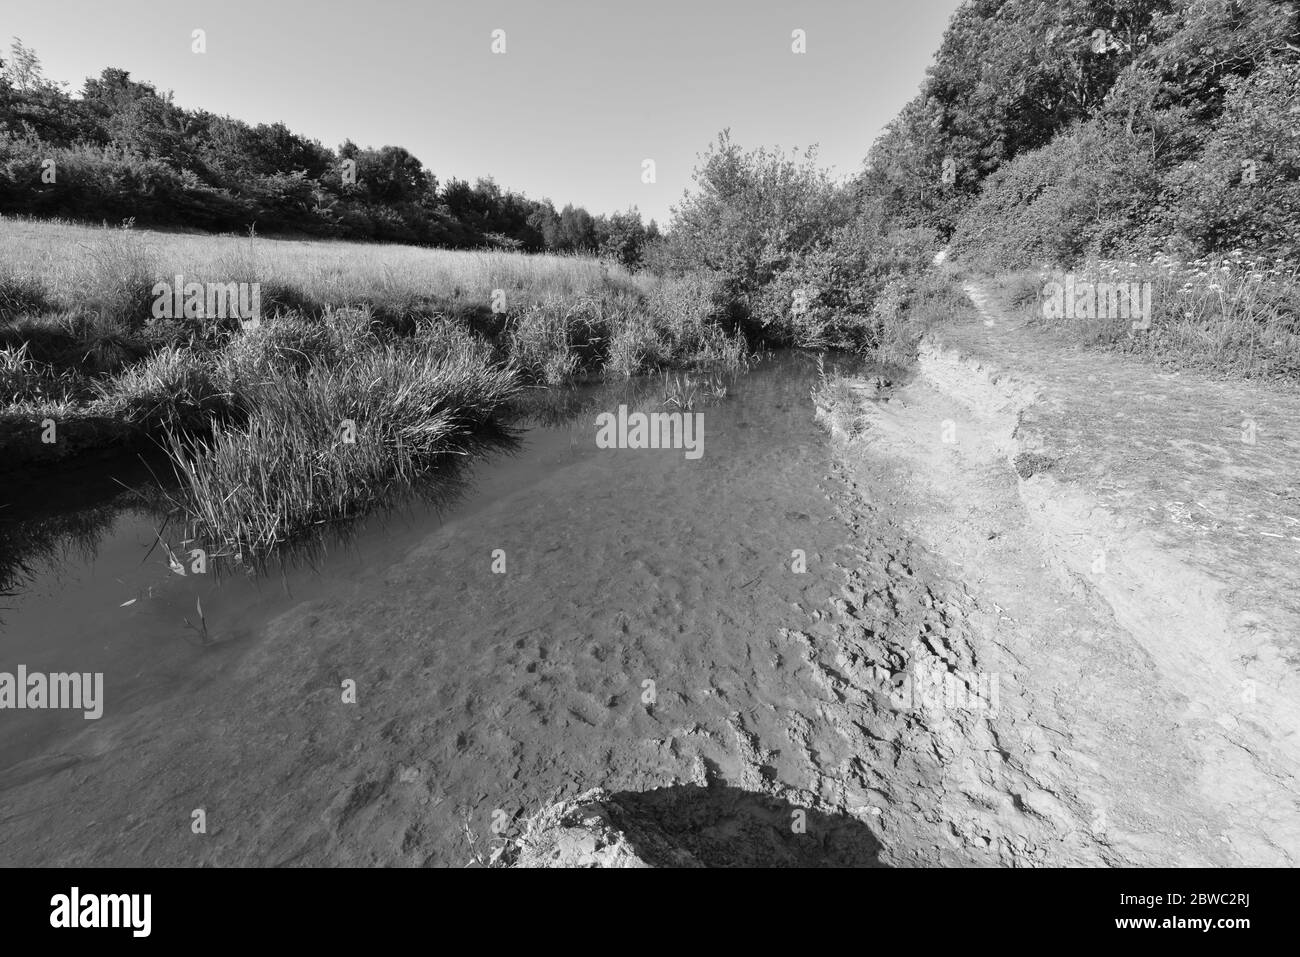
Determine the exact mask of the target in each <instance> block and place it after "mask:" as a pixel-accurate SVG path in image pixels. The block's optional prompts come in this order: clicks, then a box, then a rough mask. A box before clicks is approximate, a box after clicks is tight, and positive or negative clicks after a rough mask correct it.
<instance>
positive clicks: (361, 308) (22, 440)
mask: <svg viewBox="0 0 1300 957" xmlns="http://www.w3.org/2000/svg"><path fill="white" fill-rule="evenodd" d="M178 276H179V277H183V281H184V282H185V283H190V282H198V283H217V284H228V283H248V284H254V283H255V284H257V285H258V287H259V290H260V295H259V297H258V298H259V300H260V311H259V315H258V316H256V317H253V319H252V321H247V319H248V317H239V316H234V317H231V316H220V317H213V316H206V315H204V316H197V317H196V316H185V315H174V316H171V317H159V315H158V313H159V311H160V310H159V309H158V308H157V303H158V300H159V296H158V295H157V288H158V286H157V284H158V283H160V282H164V283H172V282H174V281H175V280H176V277H178ZM717 316H718V310H717V295H716V291H715V290H714V289H713V288H712V286H711V283H710V281H709V280H707V279H705V278H701V277H699V276H683V277H678V278H673V279H665V278H658V277H656V276H653V275H651V274H648V273H636V274H634V273H632V272H630V271H628V270H627V269H626V268H624V267H622V266H619V265H616V264H612V263H608V262H602V261H600V260H597V259H594V258H587V257H578V256H555V255H524V254H519V253H511V252H502V251H483V252H475V251H451V250H434V249H425V248H417V247H408V246H392V245H384V246H378V245H365V244H357V243H348V242H327V241H310V242H307V241H295V240H285V239H267V238H261V237H257V236H252V235H250V236H246V237H240V236H212V235H192V234H184V233H162V232H152V231H144V230H137V229H135V228H131V227H130V226H129V224H128V225H127V226H125V227H117V228H113V227H100V228H95V227H89V226H84V225H76V224H71V223H65V222H37V221H29V220H22V219H12V218H5V219H0V402H2V403H3V405H0V461H2V462H3V467H9V468H13V467H21V466H26V465H30V464H33V463H39V462H49V461H51V460H57V459H59V458H62V457H66V456H70V455H74V454H77V453H80V452H84V451H87V450H90V449H95V448H103V447H108V446H113V445H123V444H127V445H130V444H146V443H149V442H153V443H157V444H158V445H160V446H162V448H164V449H165V450H166V453H167V455H168V457H169V459H170V462H171V467H172V471H173V472H174V475H173V476H169V477H168V478H169V479H172V478H174V480H175V481H174V482H172V481H168V482H167V483H166V485H167V487H168V491H167V492H166V496H167V504H168V505H169V506H170V507H172V508H174V509H175V510H177V511H179V512H181V513H183V514H184V516H185V517H186V519H187V521H188V523H189V525H190V527H191V529H192V534H194V535H195V536H196V537H198V538H203V539H204V540H206V541H208V542H210V543H211V544H213V545H215V546H219V547H221V548H224V549H228V550H230V551H232V552H235V553H243V552H254V553H256V552H258V551H263V550H266V549H268V548H270V547H272V546H273V545H275V544H277V543H278V542H281V541H284V540H286V539H289V538H292V537H294V536H295V535H297V534H299V533H300V532H302V531H304V530H305V529H308V528H310V527H312V526H314V525H318V524H321V523H323V522H329V521H334V520H338V519H341V518H345V517H349V516H352V515H355V514H358V513H359V512H361V511H363V510H364V509H365V508H367V507H369V506H370V505H371V504H373V503H374V501H375V500H376V499H378V498H381V497H383V496H385V495H386V494H388V493H389V492H390V491H391V490H392V489H393V488H394V487H395V486H399V485H403V484H409V483H410V482H413V481H414V480H415V479H416V477H417V476H419V475H421V474H423V473H425V472H428V471H429V470H430V469H433V468H435V467H436V466H437V465H438V463H439V462H441V461H445V459H446V457H447V456H449V455H456V454H459V453H463V452H465V451H466V450H467V449H468V448H469V447H471V446H472V444H473V442H474V441H475V437H476V436H478V435H480V434H481V433H482V432H484V431H485V430H488V431H490V430H492V429H494V428H498V427H499V426H500V425H501V423H502V421H503V420H504V418H505V416H506V415H507V413H508V412H509V411H510V409H511V408H512V406H513V404H514V403H515V402H516V400H517V399H518V398H519V397H520V395H521V392H522V390H523V389H524V388H526V387H528V386H529V385H542V386H560V385H563V384H565V383H567V382H570V381H573V380H575V379H579V378H584V377H591V376H616V377H626V376H631V375H636V374H638V373H644V372H650V371H655V370H666V369H670V368H671V369H676V368H689V367H692V366H699V365H719V364H721V365H726V366H730V367H732V368H734V367H736V366H738V365H742V364H743V363H744V362H745V361H746V356H747V343H746V340H745V339H744V338H743V337H742V336H740V335H738V334H736V333H735V332H734V331H730V330H728V329H726V328H724V325H723V324H722V323H721V322H720V321H719V319H718V318H717Z"/></svg>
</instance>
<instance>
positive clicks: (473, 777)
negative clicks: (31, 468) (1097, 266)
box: [0, 355, 846, 865]
mask: <svg viewBox="0 0 1300 957" xmlns="http://www.w3.org/2000/svg"><path fill="white" fill-rule="evenodd" d="M815 374H816V366H815V363H814V362H813V361H812V360H811V359H810V358H809V357H806V356H797V355H796V356H786V357H782V358H779V359H772V360H768V361H764V362H761V363H759V364H757V365H756V366H755V367H754V368H753V369H752V370H751V371H750V372H749V373H747V374H745V375H741V376H738V377H735V378H734V379H733V380H731V381H730V382H728V383H727V394H726V396H725V397H724V398H720V399H717V400H715V401H712V402H709V403H707V404H702V405H696V406H695V408H694V409H693V410H692V411H694V412H696V413H699V414H701V415H702V420H701V421H702V425H703V446H702V450H703V454H702V455H699V456H698V457H691V456H689V455H686V454H684V451H683V450H682V449H680V448H678V449H636V448H601V447H598V443H597V441H596V438H597V431H598V417H599V416H600V415H601V413H610V414H611V415H617V414H618V411H619V406H620V404H627V405H628V406H629V407H632V408H641V409H646V410H650V409H652V408H653V409H657V410H660V411H665V409H664V407H663V406H662V405H660V404H659V403H658V398H659V396H658V393H657V391H656V389H657V384H656V383H655V382H653V381H642V382H639V383H638V382H634V383H631V384H629V385H628V386H627V387H626V388H624V387H611V386H608V385H605V386H600V387H588V388H585V389H579V390H575V391H574V392H572V393H567V394H560V395H556V394H546V395H544V396H541V397H540V401H539V402H538V403H537V404H536V406H535V408H534V410H533V412H532V414H530V415H529V416H527V417H525V418H524V419H522V420H521V421H520V422H519V423H518V425H519V427H520V429H521V431H520V433H519V435H518V437H517V441H516V443H515V444H514V447H512V448H506V449H500V450H498V451H496V452H494V453H492V452H490V453H488V454H486V455H484V456H482V457H481V458H479V459H476V460H474V461H471V462H469V463H467V464H466V466H465V467H464V468H462V469H460V470H459V471H458V472H457V474H456V476H455V480H454V481H453V482H451V483H450V486H448V485H447V483H444V487H443V491H442V493H441V496H440V499H436V500H434V499H425V500H419V499H417V500H413V501H411V502H408V503H407V504H404V505H402V506H400V507H398V508H395V509H394V510H392V511H390V512H389V513H387V514H383V515H375V516H373V517H371V518H369V519H366V520H364V521H361V522H358V523H356V524H355V525H354V526H353V527H352V528H351V529H350V530H349V533H348V535H347V537H346V539H342V538H337V537H336V538H333V539H331V540H329V541H328V542H326V543H324V544H322V545H321V546H320V547H319V548H317V549H315V550H314V551H312V552H310V553H306V554H303V553H299V554H297V555H296V556H290V558H289V560H287V561H286V562H285V563H284V564H281V565H277V566H275V567H274V568H273V569H272V570H271V571H270V573H269V574H262V575H248V574H243V573H240V572H239V571H238V570H235V571H233V572H232V571H231V570H230V569H227V570H226V571H225V573H223V574H217V573H216V568H215V567H214V569H213V570H212V571H211V572H209V573H207V574H202V575H196V574H193V573H192V572H189V573H187V574H186V575H185V576H180V575H178V574H176V572H175V571H173V569H172V568H170V567H169V563H168V558H167V555H166V553H165V550H164V549H162V548H161V547H155V546H156V545H157V536H156V534H155V532H156V530H157V529H158V519H157V518H156V517H155V516H153V515H151V514H148V513H146V512H143V511H131V510H127V511H122V512H113V510H112V506H105V507H103V508H101V509H100V510H99V511H98V512H95V513H94V514H95V516H96V517H95V519H94V521H91V520H90V519H86V520H85V521H83V522H81V523H80V524H81V525H82V526H84V528H83V534H82V535H81V536H80V538H81V540H82V544H83V545H84V546H88V547H90V548H93V551H90V552H85V553H83V552H81V551H79V550H78V548H77V547H76V542H77V539H78V536H75V535H74V536H72V537H71V539H70V540H68V541H67V542H65V544H71V545H72V547H70V548H66V549H64V552H65V553H61V554H59V555H56V556H55V557H54V558H52V559H51V560H49V561H46V562H35V563H34V564H33V568H32V572H31V574H30V575H28V576H26V577H24V578H22V580H21V582H20V584H19V586H18V587H17V588H15V592H16V593H15V594H13V595H12V596H11V597H9V598H7V599H4V600H3V602H2V604H3V605H4V609H3V610H2V611H0V635H2V637H0V672H13V671H14V670H15V668H16V667H17V666H18V665H20V664H21V665H24V666H26V668H27V669H28V671H29V672H32V671H40V672H46V673H49V672H64V671H75V672H83V673H84V672H103V673H104V705H103V707H104V714H103V717H101V718H100V719H98V720H91V721H88V720H85V719H84V718H83V717H82V715H81V713H80V712H70V711H33V710H24V711H13V710H6V711H2V712H0V843H2V844H3V845H4V846H5V848H6V851H7V853H6V857H8V858H9V859H10V861H11V862H12V863H29V864H35V863H57V862H68V863H72V862H78V863H92V864H179V865H184V864H201V863H206V864H254V863H256V864H268V865H270V864H279V863H317V864H327V863H334V864H346V863H357V864H376V863H382V864H415V865H419V864H426V865H428V864H433V865H462V864H464V863H466V861H467V860H468V859H469V858H470V857H471V856H472V855H473V854H474V852H475V851H476V849H482V848H481V847H480V845H486V843H487V841H488V839H489V838H491V837H492V836H493V834H494V832H495V833H502V834H508V833H510V829H511V828H513V827H516V826H517V824H518V820H519V819H520V818H521V817H522V816H524V815H526V814H527V813H530V812H531V811H532V810H535V809H536V808H537V807H538V806H540V805H541V804H543V803H545V802H547V801H550V800H554V799H555V798H557V797H564V796H569V795H572V794H574V793H577V792H579V791H581V790H583V789H585V788H587V787H590V786H593V785H596V784H601V785H604V786H606V787H610V788H637V789H643V788H648V787H655V786H659V785H664V784H670V783H676V782H678V781H685V780H697V779H699V778H700V777H701V775H702V774H704V773H705V771H706V770H709V769H716V770H718V771H720V772H721V773H722V774H723V776H724V777H725V775H726V772H727V769H728V767H729V766H732V765H734V758H735V754H736V752H737V749H738V748H739V749H740V750H741V751H743V750H744V743H745V739H746V735H747V733H748V732H747V731H746V728H748V727H752V726H753V724H754V722H755V721H762V720H768V719H769V718H771V716H775V715H779V714H780V713H781V712H782V711H783V710H784V709H789V708H797V707H799V706H800V705H802V704H804V703H805V702H803V701H801V700H799V699H800V697H801V696H802V695H803V694H804V693H805V689H803V688H802V686H801V685H800V684H799V683H798V682H797V681H795V679H794V678H793V676H792V675H791V672H790V669H788V668H783V667H782V662H781V660H780V655H773V653H772V651H771V636H772V635H773V634H774V633H775V632H776V631H777V630H779V629H781V628H783V627H787V626H789V627H795V626H797V625H798V624H800V622H802V621H805V620H806V619H805V618H804V610H805V609H807V608H811V607H815V606H822V605H825V603H826V602H827V600H828V597H829V596H830V595H832V594H833V593H834V590H835V573H834V571H833V569H832V556H833V555H834V554H835V552H836V551H837V550H838V549H841V548H842V547H844V544H845V538H846V535H845V529H844V527H843V525H842V524H840V523H839V522H838V521H837V520H836V519H835V517H834V514H833V510H832V505H831V502H830V501H828V497H827V489H826V488H825V487H824V486H823V482H822V479H823V476H824V475H825V473H826V472H827V471H828V470H829V468H830V461H831V452H830V448H829V444H828V443H827V441H826V439H825V437H824V435H823V434H822V433H820V432H819V431H818V429H817V428H816V426H815V425H814V422H813V408H812V403H811V401H810V399H809V389H810V387H811V386H812V385H813V383H814V379H815ZM668 411H671V407H669V409H668ZM606 421H608V420H606ZM601 444H608V443H601ZM633 444H635V443H633ZM105 509H107V512H105ZM65 520H66V516H65ZM86 530H93V534H87V533H86ZM164 538H167V532H166V530H164ZM178 555H180V557H181V558H182V559H183V561H184V559H185V556H184V555H183V554H181V553H180V552H178ZM802 567H806V568H807V572H800V571H797V570H796V569H798V568H802ZM200 606H201V617H200V610H199V609H200ZM187 619H188V624H187ZM204 630H206V632H207V637H208V643H207V644H203V643H201V640H200V636H201V633H202V631H204ZM761 758H762V760H757V761H756V760H754V756H753V755H750V756H748V759H747V761H746V763H745V766H746V767H748V768H750V769H752V768H753V767H756V766H757V767H762V768H763V769H764V770H763V772H762V773H764V774H770V775H773V776H776V777H789V778H791V779H794V778H797V777H799V772H798V769H797V768H796V767H795V766H794V765H793V764H792V760H793V759H792V758H789V757H787V756H784V755H783V754H782V753H780V752H773V753H769V754H766V755H763V756H761ZM196 811H202V812H203V813H202V815H199V816H196V814H195V812H196ZM199 817H201V818H202V820H203V821H204V826H203V828H202V831H201V832H200V833H196V832H195V831H196V827H197V825H195V824H194V821H195V820H198V819H199ZM494 824H495V825H496V826H495V827H494Z"/></svg>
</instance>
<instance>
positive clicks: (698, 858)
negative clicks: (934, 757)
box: [603, 785, 885, 867]
mask: <svg viewBox="0 0 1300 957" xmlns="http://www.w3.org/2000/svg"><path fill="white" fill-rule="evenodd" d="M603 806H604V807H605V809H606V811H607V812H608V815H609V819H610V823H611V824H612V825H613V826H614V827H615V828H617V829H618V830H620V831H622V832H623V834H624V836H625V838H626V840H627V842H628V844H629V845H630V846H631V847H632V848H633V849H634V850H635V852H636V854H637V856H638V857H640V858H641V859H642V860H643V861H645V863H647V864H649V865H651V866H653V867H681V866H683V865H684V864H687V866H689V865H690V864H696V866H699V865H702V866H704V867H884V866H885V865H884V864H882V863H881V862H880V858H879V855H880V850H881V844H880V842H879V841H878V840H877V839H876V836H875V835H874V834H873V833H872V832H871V830H870V829H869V828H868V827H867V826H866V825H865V824H863V823H861V822H860V821H857V820H855V819H854V818H851V817H848V816H847V815H843V814H824V813H822V812H820V811H814V810H810V809H807V808H801V807H798V806H796V805H794V804H791V803H789V802H788V801H784V800H781V799H780V798H775V797H771V796H769V795H765V794H756V793H754V792H752V791H744V790H741V789H740V788H734V787H727V786H725V785H713V786H711V787H700V786H697V785H679V786H675V787H666V788H657V789H655V790H651V791H621V792H618V793H616V794H612V795H611V796H610V798H609V800H608V801H607V802H603Z"/></svg>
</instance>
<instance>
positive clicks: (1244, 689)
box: [851, 285, 1300, 865]
mask: <svg viewBox="0 0 1300 957" xmlns="http://www.w3.org/2000/svg"><path fill="white" fill-rule="evenodd" d="M968 293H969V294H970V295H971V297H972V299H973V301H974V302H975V303H976V305H977V307H978V309H979V313H980V319H979V320H978V321H973V322H968V323H964V324H958V325H955V326H950V327H945V328H943V329H942V330H940V331H939V332H937V333H935V334H933V335H931V336H930V337H928V338H927V339H926V341H925V342H924V343H923V344H922V348H921V354H920V363H919V367H920V374H919V375H918V377H917V379H916V381H914V382H913V383H911V384H910V385H908V386H907V387H906V388H904V389H902V390H901V391H900V392H898V393H897V394H896V395H894V396H893V398H892V400H891V401H886V402H879V403H873V404H872V406H873V407H872V409H871V410H870V418H871V428H870V430H869V433H868V436H867V437H866V438H864V439H862V440H859V441H858V442H857V443H855V446H854V448H853V451H852V452H851V456H852V460H853V461H854V463H855V467H856V468H857V469H858V470H860V471H861V472H862V473H863V474H865V475H876V476H877V477H876V478H875V479H874V481H875V482H876V483H877V484H879V482H880V479H879V477H878V475H879V473H880V472H881V471H882V470H885V469H887V468H888V466H889V465H890V464H891V463H892V464H893V465H895V466H901V467H902V470H903V472H904V473H905V474H906V475H907V483H906V487H905V488H904V489H903V490H902V492H901V493H900V496H899V502H900V504H901V505H902V506H903V509H902V511H900V512H899V515H900V520H902V521H903V522H904V527H905V528H906V529H907V530H908V532H907V533H908V536H909V537H914V538H915V539H916V540H919V541H922V542H928V543H933V545H934V548H935V551H936V552H937V553H938V554H939V555H941V556H942V557H943V558H945V559H947V560H948V561H950V562H952V563H953V564H954V565H955V566H957V567H958V568H960V569H961V575H962V578H963V580H964V581H965V583H966V586H967V587H968V588H969V589H970V590H971V592H972V593H973V594H974V595H976V596H977V598H978V599H979V600H980V601H981V603H989V602H991V603H993V605H994V607H996V608H998V609H1000V613H999V618H998V625H997V627H996V628H994V629H992V630H988V631H986V632H984V634H983V635H982V638H983V640H984V644H981V643H980V642H979V641H977V643H976V647H978V648H980V650H981V652H982V653H983V654H984V655H985V656H989V657H991V658H992V659H993V660H996V661H999V662H1001V663H1004V664H1005V665H1006V667H1007V668H1008V669H1009V670H1010V671H1011V672H1012V673H1013V675H1014V685H1015V687H1016V688H1017V689H1018V691H1019V692H1020V697H1019V699H1018V701H1019V704H1020V705H1021V706H1022V707H1023V709H1024V720H1023V721H1020V720H1014V719H1013V720H1012V725H1013V726H1018V727H1019V731H1020V734H1019V735H1018V740H1016V736H1015V735H1014V732H1013V738H1012V739H1009V740H1013V741H1015V743H1016V745H1017V746H1016V747H1012V746H1010V745H1008V750H1009V751H1010V752H1011V753H1012V755H1013V758H1012V761H1013V763H1019V764H1021V765H1022V766H1023V767H1024V768H1025V771H1026V773H1027V775H1028V776H1029V777H1030V778H1031V779H1033V780H1035V781H1037V782H1038V783H1040V784H1041V785H1042V786H1043V788H1044V789H1045V790H1046V791H1047V792H1048V793H1049V794H1052V795H1053V796H1055V797H1056V798H1058V799H1060V800H1062V801H1063V802H1064V803H1065V804H1066V805H1067V806H1070V807H1074V808H1076V809H1083V810H1084V811H1085V816H1086V818H1087V819H1088V820H1089V822H1090V825H1091V830H1092V832H1093V833H1094V834H1095V835H1097V836H1098V837H1099V838H1100V839H1101V841H1102V843H1103V844H1104V846H1105V847H1106V848H1107V849H1108V852H1109V854H1110V855H1111V856H1112V857H1113V859H1117V860H1122V861H1126V862H1131V863H1140V864H1164V863H1168V864H1200V863H1206V864H1248V865H1249V864H1280V865H1293V864H1295V863H1296V859H1297V857H1300V807H1298V806H1297V793H1298V792H1297V778H1296V771H1297V768H1298V767H1300V763H1298V759H1300V741H1298V740H1297V736H1296V733H1295V732H1296V730H1297V728H1300V710H1298V706H1300V685H1298V683H1297V675H1296V665H1297V664H1298V663H1300V658H1298V657H1297V644H1296V640H1297V636H1298V635H1300V631H1297V623H1298V621H1300V615H1297V596H1296V593H1295V589H1294V581H1295V572H1294V569H1295V566H1296V559H1297V544H1296V543H1297V542H1298V541H1300V495H1298V492H1297V487H1296V482H1297V479H1298V477H1300V443H1297V441H1296V438H1295V435H1296V433H1295V430H1294V428H1293V427H1292V425H1291V423H1293V422H1295V421H1297V416H1298V415H1300V396H1296V395H1294V394H1287V393H1284V392H1279V391H1274V390H1269V389H1264V388H1260V387H1257V386H1252V385H1247V384H1241V383H1219V382H1210V381H1206V380H1204V379H1199V378H1194V377H1191V376H1187V375H1183V376H1176V375H1171V374H1168V373H1164V372H1161V371H1159V370H1155V369H1153V368H1151V367H1149V366H1145V365H1141V364H1139V363H1136V362H1132V361H1128V360H1124V359H1120V358H1117V357H1115V356H1113V355H1109V354H1100V353H1091V352H1085V351H1082V350H1080V349H1077V348H1074V347H1071V346H1069V345H1068V344H1066V343H1063V342H1062V341H1060V340H1059V339H1057V338H1055V337H1052V336H1050V335H1049V334H1047V333H1044V332H1041V331H1039V330H1036V329H1029V328H1026V327H1025V326H1024V325H1023V324H1019V323H1012V322H1009V321H1007V320H1006V318H1005V317H1004V315H1003V314H1002V313H1000V312H999V311H998V310H997V308H996V307H995V306H994V305H993V304H992V303H991V301H990V299H989V297H988V295H987V294H986V293H985V291H984V289H982V288H981V287H979V286H977V285H976V286H971V287H969V288H968ZM1243 423H1246V426H1243ZM1252 423H1253V428H1250V429H1248V430H1247V431H1243V429H1246V428H1247V427H1248V426H1250V425H1251V424H1252ZM1243 436H1246V437H1248V438H1251V439H1253V440H1254V441H1253V443H1252V442H1249V441H1244V440H1243ZM1012 710H1013V711H1014V707H1013V709H1012Z"/></svg>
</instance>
